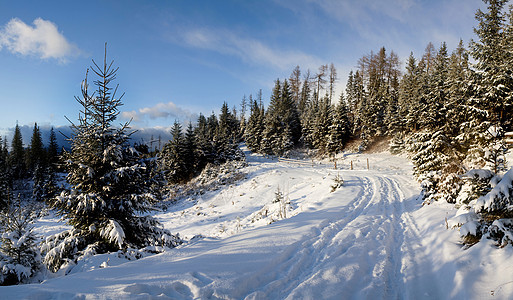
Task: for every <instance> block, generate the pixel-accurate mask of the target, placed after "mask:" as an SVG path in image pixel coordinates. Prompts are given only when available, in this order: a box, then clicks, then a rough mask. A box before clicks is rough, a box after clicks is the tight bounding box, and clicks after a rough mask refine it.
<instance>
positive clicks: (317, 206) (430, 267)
mask: <svg viewBox="0 0 513 300" xmlns="http://www.w3.org/2000/svg"><path fill="white" fill-rule="evenodd" d="M367 159H368V160H369V165H370V169H369V170H367ZM351 161H352V162H353V168H354V169H353V170H350V169H349V166H350V162H351ZM337 166H338V168H339V169H337V170H335V169H334V168H333V163H332V162H329V161H324V162H322V163H318V162H316V163H315V164H314V165H312V164H293V163H287V162H279V161H277V160H272V159H267V158H265V157H263V156H258V155H248V166H247V167H246V168H245V169H244V170H243V172H244V173H245V174H246V177H245V179H242V180H241V181H239V182H236V183H233V184H228V185H226V186H223V187H222V188H221V189H219V190H216V191H209V192H206V193H204V194H203V195H200V196H197V197H196V198H194V197H192V196H191V198H188V199H182V200H180V201H178V202H177V203H176V204H174V205H170V206H168V210H167V211H165V212H160V213H157V214H156V215H155V217H157V218H158V219H159V220H160V221H161V222H163V224H164V226H165V228H166V229H169V230H170V231H171V232H173V233H180V236H181V237H183V238H186V239H187V240H189V242H188V243H185V244H183V245H181V246H179V247H177V248H174V249H168V250H167V251H165V252H163V253H160V254H155V255H142V258H140V259H137V260H135V256H136V255H135V254H134V257H132V258H126V257H122V255H120V254H119V253H111V254H102V255H95V256H91V257H89V258H86V259H85V260H83V261H80V262H79V264H77V265H76V266H75V267H73V268H72V269H71V272H70V273H69V274H68V275H66V276H54V278H50V277H52V276H48V277H49V278H47V279H46V280H45V281H44V282H43V283H41V284H28V285H19V286H6V287H0V295H1V296H0V298H5V299H15V298H28V299H72V298H85V299H314V298H319V299H348V298H351V299H374V298H385V299H396V298H404V299H487V298H493V299H510V298H512V297H513V281H511V280H512V279H511V276H510V274H511V271H512V269H513V265H511V263H510V261H511V259H510V258H511V256H512V255H513V247H509V246H507V247H504V248H500V249H498V248H497V247H495V246H494V245H493V244H492V243H488V242H486V241H484V242H481V243H478V244H476V245H475V246H473V247H471V248H469V249H464V248H463V247H462V244H461V241H460V240H459V239H460V238H459V236H460V234H459V232H458V231H457V230H448V229H447V227H448V226H449V225H448V224H447V221H446V220H448V219H451V218H452V217H453V216H455V215H456V214H458V215H460V216H462V218H464V217H463V215H464V214H465V213H467V212H465V211H463V210H460V211H459V212H458V211H457V210H456V209H455V208H454V206H453V205H450V204H447V203H441V202H434V203H432V204H431V205H425V206H422V205H421V202H422V200H420V199H419V198H418V196H419V194H420V187H419V184H418V183H417V182H415V181H414V180H413V176H412V173H411V169H412V166H411V164H410V163H408V162H407V160H406V159H405V158H402V157H398V156H392V155H390V154H387V153H378V154H368V155H365V154H344V155H342V156H341V157H339V158H338V161H337ZM337 175H338V176H340V177H341V178H342V179H343V181H344V182H343V185H342V186H341V187H339V188H337V189H336V190H335V191H333V192H331V186H332V185H333V184H334V178H335V177H336V176H337ZM278 187H279V190H280V191H281V192H282V193H283V196H284V199H285V200H284V201H281V202H278V203H273V201H274V199H275V198H276V195H275V194H276V192H277V190H278ZM289 202H290V203H289ZM284 203H285V204H284ZM283 205H285V215H284V214H283V213H282V214H281V215H280V214H279V212H280V210H283V207H284V206H283ZM45 218H46V219H43V220H41V221H40V222H39V223H37V224H36V231H37V232H38V233H40V234H42V235H46V234H50V233H54V232H58V231H59V230H61V229H66V228H68V227H66V226H65V225H64V224H62V223H57V222H56V221H55V222H51V220H52V216H51V215H50V216H47V217H45Z"/></svg>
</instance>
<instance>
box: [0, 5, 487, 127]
mask: <svg viewBox="0 0 513 300" xmlns="http://www.w3.org/2000/svg"><path fill="white" fill-rule="evenodd" d="M481 7H484V5H483V4H482V2H481V1H480V0H435V1H428V0H390V1H389V0H383V1H377V0H374V1H373V0H358V1H356V0H347V1H346V0H318V1H316V0H283V1H278V0H276V1H273V0H260V1H256V0H253V1H249V0H248V1H242V0H231V1H230V0H227V1H221V0H220V1H208V0H194V1H132V0H123V1H121V0H118V1H113V0H110V1H109V0H105V1H52V0H50V1H39V0H34V1H6V0H0V133H1V134H2V135H5V134H6V133H5V132H6V131H8V130H9V129H12V128H13V127H14V125H15V124H16V122H18V123H19V124H20V125H22V126H23V125H26V126H27V127H32V126H33V123H34V122H37V123H38V124H39V125H41V126H43V127H45V126H49V125H54V126H66V125H68V122H67V121H66V119H65V118H64V116H67V117H68V118H70V119H71V120H76V119H77V116H78V111H79V109H80V107H79V105H78V104H77V103H76V101H75V100H74V96H78V95H79V94H80V83H81V81H82V80H83V79H84V75H85V72H86V69H87V68H88V67H89V66H90V65H91V59H95V60H96V61H101V60H102V59H103V51H104V43H105V42H107V43H108V58H109V59H114V61H115V65H117V66H119V72H118V77H117V78H118V80H117V83H118V84H119V88H120V91H124V92H125V96H124V98H123V102H124V104H125V105H124V106H123V107H122V108H121V110H122V114H121V116H120V122H121V121H124V120H126V119H127V118H129V117H132V118H134V121H133V123H132V125H133V127H137V128H149V127H158V126H161V127H167V126H169V125H171V124H172V123H173V122H174V120H175V119H178V120H180V121H184V122H186V121H188V120H192V121H194V120H195V119H196V116H197V114H198V113H200V112H201V113H203V114H210V113H211V112H212V111H216V112H218V111H219V108H220V107H221V105H222V103H223V102H224V101H226V102H228V103H229V104H230V106H234V105H237V106H239V104H240V101H241V99H242V97H243V96H244V95H247V96H248V95H249V94H253V95H255V94H256V92H257V91H258V90H259V89H262V91H263V95H264V100H265V101H268V98H269V95H270V91H271V88H272V86H273V81H274V80H275V79H276V78H278V77H279V78H287V77H288V76H289V75H290V73H291V71H292V69H293V68H294V67H295V66H296V65H299V66H300V67H301V69H302V70H303V71H305V70H306V69H310V70H311V72H312V73H315V72H316V71H317V69H318V67H319V66H320V65H321V64H329V63H334V65H335V67H336V68H337V71H338V74H339V78H340V79H339V82H338V91H341V90H342V89H343V87H344V85H345V81H346V79H347V74H348V73H349V71H350V70H351V69H354V67H355V65H356V62H357V60H358V58H360V57H362V56H363V55H364V54H367V53H370V52H371V51H375V52H376V51H377V50H379V48H380V47H382V46H385V48H386V49H387V50H389V51H390V50H393V51H394V52H396V53H397V54H398V55H399V57H400V58H401V60H402V61H403V66H404V61H405V59H406V57H407V56H408V55H409V53H410V51H413V52H414V54H415V55H416V56H417V57H420V56H421V55H422V53H423V51H424V49H425V47H426V45H427V43H428V42H433V44H434V45H435V47H438V46H439V45H440V43H441V42H442V41H446V42H447V44H448V46H449V48H450V49H451V50H452V49H454V47H455V46H456V45H457V43H458V41H459V39H460V38H461V39H463V40H464V42H465V43H466V44H468V42H469V41H470V39H471V38H473V37H474V35H473V27H474V26H475V25H476V21H475V19H474V14H475V12H476V10H477V9H478V8H481ZM337 96H338V95H337Z"/></svg>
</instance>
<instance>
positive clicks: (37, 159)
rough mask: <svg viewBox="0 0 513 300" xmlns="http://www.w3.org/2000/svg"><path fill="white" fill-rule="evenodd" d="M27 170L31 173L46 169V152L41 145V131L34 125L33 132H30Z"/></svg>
mask: <svg viewBox="0 0 513 300" xmlns="http://www.w3.org/2000/svg"><path fill="white" fill-rule="evenodd" d="M26 161H27V169H28V170H30V171H31V172H34V170H35V169H36V168H37V167H39V168H45V167H46V151H45V149H44V145H43V139H42V138H41V131H40V129H39V127H38V126H37V123H35V124H34V130H33V131H32V137H31V139H30V145H29V147H28V150H27V160H26Z"/></svg>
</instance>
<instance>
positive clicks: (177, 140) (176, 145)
mask: <svg viewBox="0 0 513 300" xmlns="http://www.w3.org/2000/svg"><path fill="white" fill-rule="evenodd" d="M185 153H186V149H185V138H184V135H183V132H182V125H180V123H179V122H178V121H175V123H174V124H173V127H172V128H171V140H170V141H169V142H167V143H166V144H165V145H164V148H163V149H162V151H161V152H160V154H159V161H160V165H161V166H162V168H163V169H164V173H165V176H166V179H167V180H168V182H169V183H180V182H184V181H186V180H187V179H188V170H187V165H186V162H185V156H186V154H185Z"/></svg>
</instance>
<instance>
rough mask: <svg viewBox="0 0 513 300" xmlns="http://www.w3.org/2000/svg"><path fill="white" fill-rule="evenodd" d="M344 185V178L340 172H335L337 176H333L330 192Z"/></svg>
mask: <svg viewBox="0 0 513 300" xmlns="http://www.w3.org/2000/svg"><path fill="white" fill-rule="evenodd" d="M343 185H344V179H343V178H342V176H340V174H337V176H335V177H333V184H332V185H331V192H332V193H333V192H334V191H336V190H337V189H338V188H341V187H342V186H343Z"/></svg>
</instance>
